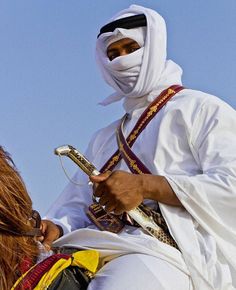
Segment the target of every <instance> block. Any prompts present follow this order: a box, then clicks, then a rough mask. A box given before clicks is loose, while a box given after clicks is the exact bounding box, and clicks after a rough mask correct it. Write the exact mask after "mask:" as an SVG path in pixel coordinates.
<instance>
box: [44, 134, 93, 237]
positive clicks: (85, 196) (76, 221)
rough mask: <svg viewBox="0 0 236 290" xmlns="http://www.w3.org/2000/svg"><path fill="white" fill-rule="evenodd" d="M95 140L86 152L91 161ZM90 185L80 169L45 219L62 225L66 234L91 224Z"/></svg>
mask: <svg viewBox="0 0 236 290" xmlns="http://www.w3.org/2000/svg"><path fill="white" fill-rule="evenodd" d="M94 138H95V136H94ZM94 138H92V140H91V142H90V144H89V146H88V148H87V150H86V152H85V156H86V157H87V158H88V159H90V160H92V144H93V139H94ZM88 183H89V178H88V176H87V175H86V174H85V173H84V172H82V170H81V169H79V170H78V171H77V172H76V174H75V176H74V177H73V178H72V181H70V182H69V183H68V184H67V186H66V187H65V189H64V190H63V191H62V193H61V195H60V196H59V197H58V199H57V200H56V201H55V203H54V204H53V205H52V206H51V208H50V209H49V210H48V212H47V214H46V216H45V217H44V218H45V219H49V220H52V221H53V222H54V223H55V224H58V225H60V226H61V227H62V228H63V231H64V233H68V232H71V231H73V230H76V229H79V228H83V227H86V226H88V225H89V224H91V221H90V220H89V218H88V217H87V215H86V211H87V208H88V205H90V204H91V203H92V186H91V185H89V184H88Z"/></svg>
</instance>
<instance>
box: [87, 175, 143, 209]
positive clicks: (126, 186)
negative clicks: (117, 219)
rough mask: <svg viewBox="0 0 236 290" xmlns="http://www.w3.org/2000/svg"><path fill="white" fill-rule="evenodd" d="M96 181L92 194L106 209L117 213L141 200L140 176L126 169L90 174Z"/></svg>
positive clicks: (137, 203) (136, 204) (135, 205)
mask: <svg viewBox="0 0 236 290" xmlns="http://www.w3.org/2000/svg"><path fill="white" fill-rule="evenodd" d="M90 179H91V181H92V182H94V183H96V185H95V189H94V195H95V196H96V197H99V198H100V199H99V203H100V204H101V205H104V206H105V209H106V211H108V212H111V211H113V212H114V213H115V214H117V215H119V214H121V213H123V212H124V211H129V210H131V209H133V208H135V207H137V206H138V205H139V204H140V203H141V202H142V201H143V198H144V196H143V192H144V189H143V186H142V176H141V175H136V174H131V173H128V172H126V171H120V170H118V171H114V172H112V173H111V172H106V173H102V174H100V175H97V176H91V177H90Z"/></svg>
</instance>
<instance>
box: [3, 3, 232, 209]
mask: <svg viewBox="0 0 236 290" xmlns="http://www.w3.org/2000/svg"><path fill="white" fill-rule="evenodd" d="M130 4H139V5H143V6H146V7H149V8H153V9H155V10H157V11H158V12H159V13H160V14H161V15H162V16H163V17H164V18H165V20H166V22H167V28H168V58H170V59H172V60H174V61H175V62H177V63H178V64H179V65H180V66H181V67H182V68H183V71H184V74H183V82H184V85H185V86H186V87H189V88H194V89H199V90H203V91H206V92H208V93H212V94H214V95H217V96H218V97H220V98H222V99H223V100H225V101H226V102H228V103H229V104H230V105H231V106H233V107H234V108H236V98H235V96H236V94H235V92H236V80H235V76H236V54H235V52H236V16H235V15H236V0H224V1H223V0H197V1H196V0H178V1H174V0H172V1H170V0H149V1H148V0H145V1H144V0H143V1H142V0H139V1H138V0H137V1H134V0H133V1H129V0H119V1H117V0H84V1H82V0H50V1H48V0H21V1H19V0H0V98H1V103H0V140H1V141H0V144H1V145H2V146H3V147H4V148H5V149H6V150H7V151H9V152H10V153H11V155H12V157H13V159H14V161H15V163H16V165H17V167H18V169H19V171H20V173H21V175H22V177H23V179H24V181H25V183H26V186H27V188H28V191H29V193H30V195H31V197H32V199H33V202H34V207H35V209H38V210H39V211H40V212H41V213H42V214H44V213H45V212H46V210H47V209H48V207H49V206H50V204H52V203H53V202H54V201H55V199H56V198H57V196H58V195H59V194H60V192H61V191H62V189H63V188H64V186H65V185H66V183H67V179H66V177H65V175H64V173H63V171H62V169H61V167H60V163H59V160H58V158H57V157H56V156H55V155H54V154H53V151H54V148H55V147H57V146H59V145H63V144H71V145H73V146H75V147H76V148H78V149H79V150H80V151H82V152H84V151H85V149H86V146H87V143H88V142H89V139H90V137H91V136H92V134H93V133H94V132H95V131H96V130H97V129H99V128H101V127H104V126H105V125H106V124H107V123H109V122H111V121H113V120H115V119H117V118H119V117H121V116H122V114H123V109H122V104H121V103H117V104H115V105H111V106H109V107H106V108H104V107H101V106H99V105H97V103H98V102H99V101H100V100H102V99H103V98H104V97H106V96H107V95H108V94H109V93H110V92H112V90H111V89H110V88H109V87H108V86H107V85H106V84H105V83H104V81H103V79H102V78H101V76H100V72H99V71H98V69H97V66H96V62H95V57H94V48H95V40H96V35H97V32H98V31H99V29H100V27H101V26H102V25H103V24H105V23H106V22H107V20H108V19H109V18H110V17H111V16H113V14H115V13H116V12H118V11H119V10H121V9H124V8H126V7H128V6H129V5H130ZM235 130H236V128H235ZM64 162H65V167H66V168H67V170H68V173H69V175H71V176H72V175H73V173H74V172H75V170H76V169H77V168H76V166H75V165H74V164H72V162H71V161H70V160H68V159H65V160H64Z"/></svg>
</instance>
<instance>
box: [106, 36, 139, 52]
mask: <svg viewBox="0 0 236 290" xmlns="http://www.w3.org/2000/svg"><path fill="white" fill-rule="evenodd" d="M132 44H137V45H138V46H139V44H138V43H137V42H136V41H135V40H133V39H132V40H130V41H129V42H127V43H125V44H124V45H122V46H123V47H125V48H126V47H127V46H129V45H132ZM117 50H118V48H116V47H114V48H113V47H111V48H108V49H107V53H108V52H112V51H117Z"/></svg>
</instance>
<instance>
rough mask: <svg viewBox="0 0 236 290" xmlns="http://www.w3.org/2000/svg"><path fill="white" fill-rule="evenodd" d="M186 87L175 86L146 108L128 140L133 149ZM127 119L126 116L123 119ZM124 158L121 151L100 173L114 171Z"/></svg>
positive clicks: (115, 154) (113, 156) (110, 159)
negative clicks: (145, 130)
mask: <svg viewBox="0 0 236 290" xmlns="http://www.w3.org/2000/svg"><path fill="white" fill-rule="evenodd" d="M183 89H184V87H182V86H180V85H173V86H171V87H169V88H167V89H166V90H164V91H163V92H161V94H160V95H159V96H158V97H157V98H156V99H155V100H154V101H153V102H152V103H151V104H150V105H149V106H148V107H147V108H146V110H145V111H144V112H143V113H142V115H141V116H140V118H139V119H138V121H137V123H136V124H135V126H134V128H133V130H132V131H131V133H130V134H129V136H128V137H127V138H126V142H127V144H128V145H129V146H130V147H132V145H133V144H134V142H135V141H136V139H137V137H138V136H139V134H140V133H141V132H142V131H143V130H144V129H145V128H146V126H147V124H148V123H149V122H150V121H151V120H152V119H153V118H154V117H155V115H156V114H157V113H158V112H159V111H160V109H161V108H162V107H163V106H164V105H165V104H166V103H167V102H168V101H169V100H170V99H171V98H172V97H173V96H174V95H175V94H177V93H178V92H179V91H181V90H183ZM123 118H126V115H125V116H124V117H123ZM121 158H122V156H121V154H120V152H119V149H118V150H117V151H116V152H115V153H114V154H113V155H112V156H111V157H110V158H109V160H108V161H107V162H106V163H105V164H104V165H103V167H102V168H101V170H100V172H105V171H107V170H113V169H114V167H115V166H116V165H117V164H118V162H119V161H120V160H121Z"/></svg>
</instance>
